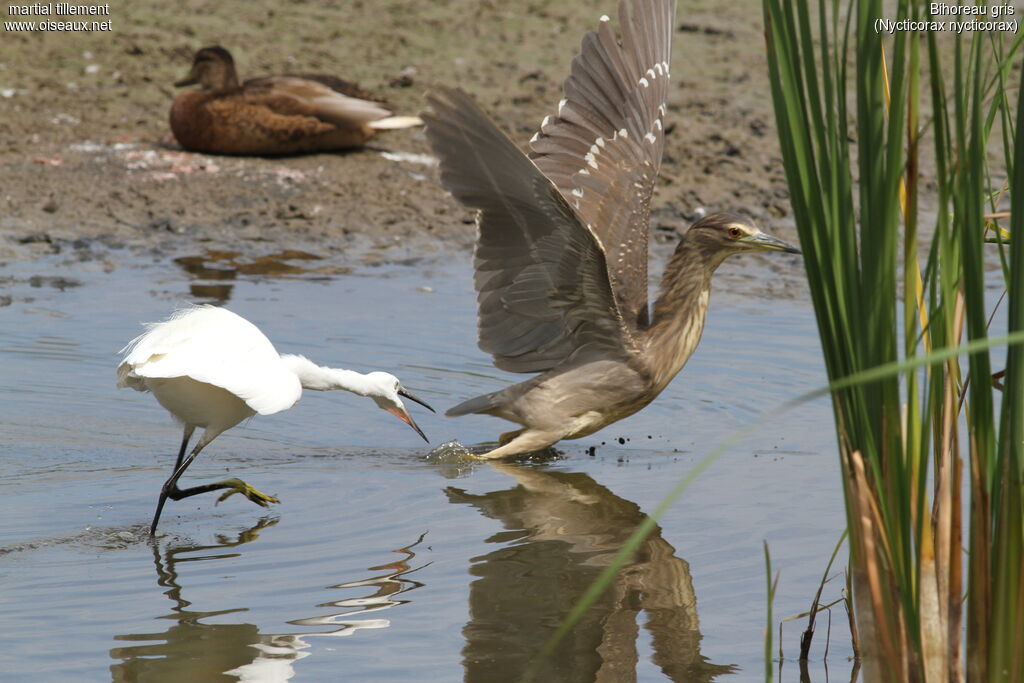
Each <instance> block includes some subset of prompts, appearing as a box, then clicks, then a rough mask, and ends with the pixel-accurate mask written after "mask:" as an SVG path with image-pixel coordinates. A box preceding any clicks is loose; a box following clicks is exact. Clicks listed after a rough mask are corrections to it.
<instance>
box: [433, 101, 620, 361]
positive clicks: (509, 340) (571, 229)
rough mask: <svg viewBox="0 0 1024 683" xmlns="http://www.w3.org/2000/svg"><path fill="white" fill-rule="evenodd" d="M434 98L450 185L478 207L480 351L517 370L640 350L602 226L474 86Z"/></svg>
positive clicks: (439, 150) (437, 140) (437, 146)
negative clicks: (590, 222) (583, 214)
mask: <svg viewBox="0 0 1024 683" xmlns="http://www.w3.org/2000/svg"><path fill="white" fill-rule="evenodd" d="M427 102H428V103H429V105H430V110H428V111H426V112H424V113H423V114H422V118H423V120H424V122H425V123H426V126H427V138H428V139H429V140H430V144H431V146H432V147H433V149H434V153H435V154H436V155H437V156H438V158H439V159H440V161H441V182H442V183H443V184H444V186H445V188H447V189H448V190H449V191H450V192H451V193H452V194H453V195H454V196H455V198H456V199H458V200H459V201H460V202H462V203H463V204H465V205H466V206H468V207H470V208H473V209H477V210H478V213H477V225H478V227H479V234H478V237H477V243H476V251H475V257H474V264H475V268H476V274H475V278H474V285H475V286H476V290H477V293H478V295H477V306H478V343H479V346H480V348H481V349H483V350H484V351H486V352H487V353H490V354H491V355H492V356H494V364H495V365H496V366H497V367H499V368H501V369H503V370H509V371H511V372H539V371H543V370H548V369H550V368H552V367H554V366H555V365H557V364H559V363H560V362H562V361H564V360H567V359H570V358H571V359H573V360H579V361H583V360H586V359H588V358H604V359H607V358H625V357H628V356H630V355H632V353H633V352H634V351H635V348H636V344H635V341H634V339H633V338H632V335H631V334H630V332H629V331H628V329H627V328H626V326H625V325H624V324H623V321H622V317H621V316H620V315H619V311H618V307H617V306H616V304H615V298H614V296H613V295H612V291H611V285H610V282H609V280H608V267H607V264H606V263H605V256H604V252H603V251H602V250H601V247H600V244H599V243H598V240H597V238H596V237H595V236H594V234H593V232H591V230H590V229H589V228H588V227H587V226H586V225H585V224H584V223H583V222H582V221H581V220H580V218H579V216H577V215H576V213H575V212H574V211H573V209H572V207H570V206H569V204H568V203H567V202H566V200H565V199H564V198H563V197H562V195H561V193H559V191H558V189H557V188H556V187H555V186H554V185H553V184H552V183H551V181H550V180H548V179H547V178H546V177H545V176H544V174H543V173H541V172H540V170H539V169H538V168H537V166H535V165H534V163H533V162H532V161H530V159H529V158H527V156H526V155H525V154H524V153H523V152H521V151H520V150H519V149H518V148H517V147H516V146H515V144H514V143H513V142H512V141H511V140H509V138H508V137H507V136H506V135H505V134H504V133H502V132H501V131H500V130H498V129H497V128H496V127H495V125H494V124H493V123H491V121H490V119H488V118H487V117H486V116H485V115H484V114H483V112H481V111H480V109H479V108H478V107H477V106H476V104H475V103H474V102H473V100H472V99H471V98H470V97H469V96H468V95H466V93H464V92H463V91H461V90H458V89H447V88H446V89H439V90H436V91H434V92H433V93H431V94H429V95H428V96H427Z"/></svg>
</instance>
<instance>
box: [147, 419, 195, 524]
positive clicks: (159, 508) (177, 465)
mask: <svg viewBox="0 0 1024 683" xmlns="http://www.w3.org/2000/svg"><path fill="white" fill-rule="evenodd" d="M194 431H195V427H193V426H191V425H187V426H186V427H185V434H184V435H183V436H182V437H181V448H180V449H179V450H178V459H177V460H175V461H174V472H173V473H172V474H171V478H170V479H168V480H167V481H166V482H164V486H163V488H162V489H161V490H160V501H159V502H158V503H157V504H156V514H155V515H153V523H152V524H151V525H150V527H149V535H150V536H152V535H154V534H155V533H156V524H157V522H159V521H160V513H161V512H163V509H164V503H166V502H167V486H168V484H171V482H172V481H177V480H178V479H177V478H178V477H179V476H181V475H180V474H179V470H181V461H182V459H183V458H184V457H185V449H187V448H188V442H189V441H190V440H191V439H192V432H194ZM186 467H187V465H186Z"/></svg>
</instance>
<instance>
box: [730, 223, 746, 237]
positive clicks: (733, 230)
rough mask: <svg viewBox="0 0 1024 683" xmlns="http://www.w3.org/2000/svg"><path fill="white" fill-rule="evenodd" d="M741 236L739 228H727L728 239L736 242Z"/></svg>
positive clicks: (741, 232)
mask: <svg viewBox="0 0 1024 683" xmlns="http://www.w3.org/2000/svg"><path fill="white" fill-rule="evenodd" d="M742 235H743V231H742V230H740V229H739V228H737V227H735V226H733V227H731V228H729V237H731V238H732V239H734V240H738V239H739V238H740V237H741V236H742Z"/></svg>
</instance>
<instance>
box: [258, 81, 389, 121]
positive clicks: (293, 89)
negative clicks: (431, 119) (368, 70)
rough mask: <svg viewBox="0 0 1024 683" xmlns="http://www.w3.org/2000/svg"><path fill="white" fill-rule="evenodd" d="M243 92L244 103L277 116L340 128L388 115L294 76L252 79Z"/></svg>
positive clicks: (352, 98)
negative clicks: (297, 117) (307, 118)
mask: <svg viewBox="0 0 1024 683" xmlns="http://www.w3.org/2000/svg"><path fill="white" fill-rule="evenodd" d="M242 93H243V94H244V97H245V99H246V101H248V102H251V103H255V102H257V101H259V102H261V103H263V104H264V105H265V106H267V107H269V108H270V109H272V110H273V111H275V112H277V113H279V114H296V113H300V112H301V113H302V114H304V115H307V116H315V117H316V118H318V119H320V120H321V121H326V122H327V123H331V124H334V125H336V126H340V127H350V126H360V125H365V124H368V123H370V122H372V121H376V120H377V119H382V118H384V117H386V116H390V114H391V112H390V111H388V110H387V109H385V108H384V107H382V106H380V105H379V104H377V103H376V102H370V101H369V100H364V99H360V98H358V97H351V96H349V95H345V94H342V93H341V92H338V91H336V90H334V89H333V88H331V87H330V86H328V85H325V84H324V83H321V82H318V81H315V80H310V79H307V78H298V77H295V76H267V77H265V78H256V79H252V80H250V81H246V82H245V85H244V87H243V88H242ZM289 100H291V102H289Z"/></svg>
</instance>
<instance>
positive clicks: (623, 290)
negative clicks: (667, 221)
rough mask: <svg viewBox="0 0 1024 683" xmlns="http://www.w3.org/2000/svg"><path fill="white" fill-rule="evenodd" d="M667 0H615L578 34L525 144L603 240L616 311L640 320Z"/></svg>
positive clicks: (662, 95)
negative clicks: (552, 103) (614, 19)
mask: <svg viewBox="0 0 1024 683" xmlns="http://www.w3.org/2000/svg"><path fill="white" fill-rule="evenodd" d="M675 7H676V3H675V0H621V1H620V2H619V28H620V32H621V35H622V37H621V42H620V41H619V40H616V38H615V34H614V32H613V31H612V28H611V26H610V23H611V22H610V21H609V20H608V17H601V24H600V26H599V27H598V29H597V31H591V32H590V33H587V34H586V35H585V36H584V37H583V44H582V47H581V49H580V53H579V54H578V55H577V56H576V58H575V59H573V61H572V70H571V72H570V75H569V77H568V78H567V79H566V81H565V83H564V85H563V89H564V91H565V99H563V100H562V101H561V102H560V103H559V105H558V114H557V115H555V116H549V117H547V118H545V119H544V122H543V123H542V124H541V128H540V132H538V133H537V134H536V135H535V136H534V137H533V139H532V140H531V141H530V149H531V155H530V156H531V158H532V159H533V161H534V163H536V164H537V166H538V168H540V170H541V171H543V172H544V174H545V175H546V176H547V177H548V178H550V179H551V181H552V182H553V183H554V184H555V185H556V186H557V187H558V189H559V191H560V192H561V193H562V195H563V196H564V197H565V198H566V200H568V201H569V203H570V204H571V205H572V206H573V207H574V208H575V209H576V211H577V212H578V213H579V215H580V216H581V217H582V218H583V221H584V222H586V223H587V224H589V225H590V226H592V227H593V229H594V232H595V233H596V234H597V236H598V238H599V239H600V240H601V243H602V244H603V245H604V249H605V257H606V258H607V260H608V270H609V273H610V275H611V278H612V284H613V289H614V291H615V297H616V301H617V303H618V304H619V309H620V310H621V311H622V317H623V319H624V320H625V321H626V323H627V324H628V325H630V326H631V327H632V328H633V329H636V328H644V327H646V326H647V324H648V311H647V259H648V254H647V231H648V220H649V217H650V214H649V204H650V201H651V194H652V193H653V191H654V183H655V180H656V179H657V177H658V169H659V167H660V166H661V155H662V150H663V149H664V147H665V135H664V121H663V119H664V116H665V107H666V100H667V97H668V73H669V63H670V61H671V50H672V30H673V22H674V17H675Z"/></svg>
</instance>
